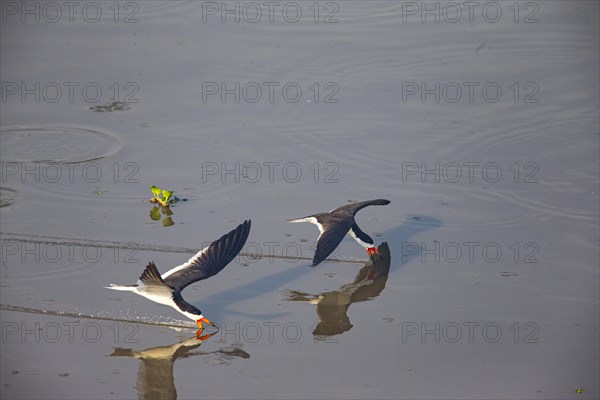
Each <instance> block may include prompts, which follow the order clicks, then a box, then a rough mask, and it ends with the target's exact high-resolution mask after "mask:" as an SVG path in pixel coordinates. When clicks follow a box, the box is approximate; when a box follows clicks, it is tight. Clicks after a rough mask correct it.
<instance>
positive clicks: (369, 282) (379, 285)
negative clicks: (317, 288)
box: [286, 242, 391, 337]
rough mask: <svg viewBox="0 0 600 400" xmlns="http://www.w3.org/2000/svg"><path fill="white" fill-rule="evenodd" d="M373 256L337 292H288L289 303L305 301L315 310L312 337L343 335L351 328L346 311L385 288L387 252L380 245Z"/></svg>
mask: <svg viewBox="0 0 600 400" xmlns="http://www.w3.org/2000/svg"><path fill="white" fill-rule="evenodd" d="M377 252H378V255H374V256H373V257H372V259H371V260H369V262H367V264H365V266H364V267H363V268H362V269H361V270H360V271H359V272H358V275H356V278H355V279H354V282H352V283H348V284H346V285H343V286H342V287H340V288H339V289H338V290H334V291H331V292H324V293H320V294H316V295H314V294H310V293H305V292H300V291H295V290H290V291H287V299H286V300H288V301H307V302H309V303H311V304H315V305H316V306H317V315H318V316H319V322H318V323H317V325H316V327H315V329H314V331H313V335H314V336H315V337H328V336H335V335H339V334H342V333H344V332H346V331H349V330H350V329H351V328H352V324H351V323H350V318H348V314H347V311H348V307H350V304H352V303H356V302H359V301H367V300H371V299H373V298H375V297H377V296H378V295H379V293H381V291H382V290H383V289H384V288H385V283H386V282H387V279H388V274H389V272H390V262H391V255H390V248H389V246H388V244H387V242H383V243H382V244H381V245H379V247H378V248H377Z"/></svg>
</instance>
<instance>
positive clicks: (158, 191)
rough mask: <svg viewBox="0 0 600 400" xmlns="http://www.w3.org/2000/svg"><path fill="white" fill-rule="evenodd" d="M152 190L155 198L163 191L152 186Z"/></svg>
mask: <svg viewBox="0 0 600 400" xmlns="http://www.w3.org/2000/svg"><path fill="white" fill-rule="evenodd" d="M150 190H152V194H153V195H155V196H158V195H160V191H161V189H160V188H159V187H156V186H154V185H152V186H150Z"/></svg>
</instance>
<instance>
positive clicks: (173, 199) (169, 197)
mask: <svg viewBox="0 0 600 400" xmlns="http://www.w3.org/2000/svg"><path fill="white" fill-rule="evenodd" d="M150 190H151V191H152V194H153V195H154V197H152V198H151V199H150V203H153V204H154V203H158V204H160V205H161V206H163V207H168V206H169V205H170V204H175V203H177V202H178V201H179V199H178V198H177V196H174V195H173V193H174V192H173V191H171V190H165V189H161V188H159V187H156V186H154V185H152V186H150Z"/></svg>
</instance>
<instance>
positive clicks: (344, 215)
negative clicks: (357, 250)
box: [288, 199, 390, 267]
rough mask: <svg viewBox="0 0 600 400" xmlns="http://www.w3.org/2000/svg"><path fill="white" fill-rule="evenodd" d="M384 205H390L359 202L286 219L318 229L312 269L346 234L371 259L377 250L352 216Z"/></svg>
mask: <svg viewBox="0 0 600 400" xmlns="http://www.w3.org/2000/svg"><path fill="white" fill-rule="evenodd" d="M386 204H390V201H389V200H386V199H377V200H368V201H361V202H358V203H352V204H347V205H345V206H341V207H338V208H336V209H334V210H331V211H330V212H328V213H320V214H313V215H309V216H307V217H303V218H296V219H288V222H310V223H311V224H315V225H317V227H318V228H319V231H320V232H321V234H320V235H319V237H318V238H317V250H316V251H315V256H314V258H313V263H312V266H313V267H316V266H317V265H318V264H319V263H320V262H321V261H323V260H325V259H326V258H327V256H329V255H330V254H331V253H333V251H334V250H335V249H336V247H338V245H339V244H340V242H341V241H342V239H344V236H346V233H349V234H350V236H352V237H353V238H354V240H356V241H357V242H358V244H360V245H361V246H362V247H364V248H365V249H366V250H367V254H369V257H372V256H373V254H377V248H376V247H375V246H374V245H373V239H371V237H370V236H369V235H367V234H366V233H364V232H363V231H362V230H361V229H360V228H359V227H358V225H357V224H356V221H355V220H354V216H355V215H356V213H357V212H358V211H359V210H361V209H363V208H365V207H368V206H384V205H386Z"/></svg>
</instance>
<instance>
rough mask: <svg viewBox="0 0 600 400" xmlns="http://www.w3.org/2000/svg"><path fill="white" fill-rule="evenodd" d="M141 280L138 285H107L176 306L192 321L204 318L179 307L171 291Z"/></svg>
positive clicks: (176, 308) (156, 301)
mask: <svg viewBox="0 0 600 400" xmlns="http://www.w3.org/2000/svg"><path fill="white" fill-rule="evenodd" d="M140 283H141V282H140V281H138V286H119V285H111V286H107V287H106V288H107V289H113V290H123V291H128V292H134V293H136V294H139V295H140V296H142V297H145V298H147V299H148V300H151V301H153V302H155V303H158V304H162V305H165V306H169V307H172V308H174V309H175V310H177V311H178V312H180V313H181V314H183V315H185V316H186V317H188V318H189V319H191V320H192V321H197V320H199V319H200V318H202V317H203V316H202V314H200V315H195V314H192V313H189V312H186V311H182V310H181V309H180V308H179V307H177V304H175V302H174V301H173V297H172V295H171V292H170V291H166V290H164V291H161V290H160V289H159V290H155V288H149V287H148V286H147V285H144V284H143V283H141V284H140Z"/></svg>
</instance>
